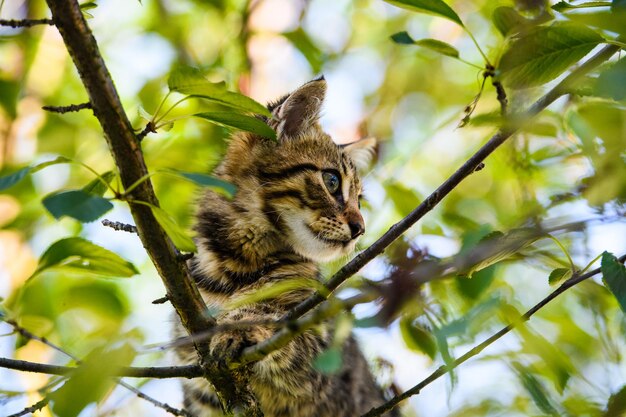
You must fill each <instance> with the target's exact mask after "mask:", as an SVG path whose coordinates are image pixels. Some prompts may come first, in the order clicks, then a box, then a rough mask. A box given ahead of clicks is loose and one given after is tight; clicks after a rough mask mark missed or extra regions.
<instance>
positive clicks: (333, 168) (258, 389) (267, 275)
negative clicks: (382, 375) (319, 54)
mask: <svg viewBox="0 0 626 417" xmlns="http://www.w3.org/2000/svg"><path fill="white" fill-rule="evenodd" d="M325 91H326V81H324V79H323V78H320V79H316V80H313V81H311V82H309V83H307V84H305V85H303V86H302V87H300V88H299V89H297V90H296V91H294V92H292V93H291V94H289V95H287V96H285V97H283V98H282V99H280V100H279V101H278V102H276V103H274V104H271V105H269V106H268V109H269V110H270V111H271V112H272V118H271V119H270V120H266V122H267V123H268V124H269V125H270V126H271V127H272V128H274V129H275V130H276V132H277V136H278V140H277V141H274V140H270V139H266V138H262V137H260V136H257V135H253V134H250V133H238V134H235V135H234V136H233V138H232V140H231V142H230V145H229V147H228V151H227V153H226V156H225V157H224V160H223V161H222V162H221V164H220V165H219V166H218V167H217V168H216V170H215V172H214V173H215V175H216V176H217V177H219V178H222V179H224V180H226V181H229V182H231V183H232V184H234V185H236V186H237V193H236V195H235V197H234V198H233V199H232V200H229V199H226V198H225V197H222V196H220V195H218V194H216V193H214V192H211V191H208V192H207V193H206V194H205V195H204V196H203V198H201V200H200V203H199V207H198V210H197V219H196V225H195V230H196V231H197V235H198V237H197V244H198V254H197V256H196V257H195V258H193V259H192V260H191V261H190V266H191V270H192V274H193V276H194V279H195V280H196V282H197V284H198V287H199V289H200V292H201V294H202V296H203V298H204V300H205V302H206V303H207V305H208V306H209V308H211V309H220V308H221V307H223V305H224V304H225V303H226V302H228V301H229V300H233V299H234V298H236V297H241V296H245V295H250V294H254V293H255V292H256V291H258V290H259V288H261V287H263V286H266V285H268V284H271V283H275V282H280V281H284V280H301V279H303V278H306V279H315V280H320V273H319V268H318V265H317V263H318V262H322V261H329V260H332V259H336V258H338V257H340V256H344V255H347V254H349V253H350V252H352V251H353V250H354V247H355V244H356V241H357V239H358V238H359V236H360V235H362V234H363V232H364V231H365V224H364V222H363V217H362V216H361V213H360V211H359V198H360V194H361V179H360V177H359V175H358V173H357V168H363V167H365V166H367V164H368V163H369V160H370V159H371V156H372V153H373V148H374V146H375V141H374V140H373V139H366V140H361V141H358V142H355V143H353V144H349V145H347V146H339V145H336V144H335V143H334V142H333V141H332V139H331V138H330V136H329V135H327V134H326V133H324V132H323V131H322V129H321V127H320V125H319V123H318V119H319V114H320V109H321V106H322V101H323V99H324V95H325ZM312 293H313V290H312V289H295V290H290V291H288V292H285V293H282V294H280V295H278V296H275V297H273V298H272V299H265V300H261V301H257V302H254V303H249V304H247V305H244V306H241V307H237V308H235V309H231V310H223V311H221V312H220V313H219V314H218V315H217V317H216V319H217V322H218V323H227V322H237V321H261V320H262V321H267V320H275V319H279V318H281V317H282V316H283V315H284V314H285V313H286V312H288V311H289V310H290V309H292V308H293V307H294V306H295V305H297V304H298V303H299V302H301V301H302V300H304V299H305V298H306V297H308V296H309V295H311V294H312ZM333 331H334V328H333V324H332V322H328V323H322V324H320V325H319V326H318V327H316V328H315V329H312V330H309V331H307V332H305V333H303V334H302V335H300V336H298V337H296V338H295V339H294V340H293V341H292V342H291V343H290V344H288V345H287V346H286V347H284V348H282V349H279V350H277V351H275V352H273V353H271V354H269V355H268V356H267V357H265V358H264V359H263V360H261V361H259V362H258V363H256V364H254V365H252V369H251V376H250V381H249V383H250V387H251V389H252V391H253V392H254V394H255V395H256V397H257V398H258V400H259V403H260V405H261V408H262V411H263V413H264V415H265V416H267V417H309V416H310V417H314V416H315V417H351V416H359V415H361V414H363V413H365V412H366V411H368V410H369V409H370V408H372V407H374V406H377V405H380V404H381V403H382V402H383V401H384V397H383V394H382V391H381V389H380V388H379V387H378V386H377V385H376V383H375V381H374V378H373V376H372V374H371V373H370V371H369V368H368V364H367V362H366V360H365V358H364V357H363V354H362V353H361V351H360V350H359V348H358V346H357V344H356V342H355V340H354V339H353V337H352V336H350V337H348V338H347V339H346V340H345V342H344V343H343V345H342V346H341V349H342V361H343V362H342V366H341V369H340V370H339V371H338V372H337V373H335V374H332V375H328V374H323V373H321V372H319V371H317V370H316V369H315V368H314V367H313V364H312V363H313V360H314V359H315V358H316V357H317V356H318V355H319V354H320V353H322V352H324V351H325V350H326V349H328V348H330V347H331V346H332V343H333ZM273 332H274V330H273V329H271V328H268V327H264V326H255V327H245V328H241V329H238V330H232V331H223V332H219V333H217V334H215V335H214V336H213V337H212V338H211V340H210V348H211V351H212V352H213V353H214V354H215V355H216V356H217V357H220V358H224V359H228V358H229V357H233V356H236V355H237V354H238V353H240V352H241V350H242V349H243V348H245V347H247V346H250V345H252V344H255V343H257V342H261V341H263V340H265V339H267V338H269V337H270V336H271V335H272V334H273ZM175 334H176V335H177V336H184V335H185V331H184V329H183V328H182V326H181V325H180V324H178V325H177V326H176V329H175ZM177 354H178V357H179V359H180V362H181V363H182V364H195V363H197V360H198V358H197V355H196V352H195V351H194V350H193V348H192V347H190V346H186V347H180V348H178V349H177ZM183 389H184V397H185V400H184V406H185V408H186V409H187V410H189V411H190V412H192V413H195V414H196V415H198V416H200V417H205V416H219V415H221V411H220V405H219V402H218V400H217V397H216V395H215V394H214V393H213V391H212V389H211V386H210V385H209V384H208V383H207V381H205V380H203V379H200V378H197V379H193V380H188V381H184V382H183ZM395 413H397V412H396V411H394V412H392V413H391V414H388V415H389V416H391V415H394V416H395V415H398V414H395Z"/></svg>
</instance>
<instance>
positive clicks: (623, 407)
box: [603, 385, 626, 417]
mask: <svg viewBox="0 0 626 417" xmlns="http://www.w3.org/2000/svg"><path fill="white" fill-rule="evenodd" d="M625 415H626V385H624V386H623V387H622V388H621V389H620V390H619V391H617V392H616V393H615V394H612V395H611V397H609V402H608V404H607V406H606V412H605V413H604V414H603V417H623V416H625Z"/></svg>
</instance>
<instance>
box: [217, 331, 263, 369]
mask: <svg viewBox="0 0 626 417" xmlns="http://www.w3.org/2000/svg"><path fill="white" fill-rule="evenodd" d="M256 343H257V341H256V340H255V338H254V337H253V334H252V332H228V333H222V334H218V335H216V336H214V337H212V338H211V346H210V349H211V355H212V356H213V359H214V360H217V361H219V362H221V363H224V364H228V363H231V362H233V360H235V359H236V358H238V357H239V355H241V352H243V350H244V349H245V348H247V347H249V346H252V345H255V344H256Z"/></svg>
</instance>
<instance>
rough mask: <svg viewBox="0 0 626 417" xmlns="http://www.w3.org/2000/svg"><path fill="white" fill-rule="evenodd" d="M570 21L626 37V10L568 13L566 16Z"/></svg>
mask: <svg viewBox="0 0 626 417" xmlns="http://www.w3.org/2000/svg"><path fill="white" fill-rule="evenodd" d="M565 16H566V17H567V18H568V19H569V20H572V21H574V22H577V23H578V24H583V25H588V26H593V27H597V28H600V29H602V30H608V31H611V32H616V33H619V34H620V35H626V24H624V22H626V10H625V9H613V10H610V11H609V10H607V11H598V12H592V13H568V14H566V15H565Z"/></svg>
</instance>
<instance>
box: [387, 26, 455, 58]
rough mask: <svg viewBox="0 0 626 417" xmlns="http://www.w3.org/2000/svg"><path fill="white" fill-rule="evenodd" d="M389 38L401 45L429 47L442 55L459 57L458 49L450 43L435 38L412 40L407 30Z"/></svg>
mask: <svg viewBox="0 0 626 417" xmlns="http://www.w3.org/2000/svg"><path fill="white" fill-rule="evenodd" d="M391 39H392V40H393V41H394V42H395V43H399V44H403V45H417V46H421V47H422V48H426V49H430V50H431V51H435V52H437V53H440V54H442V55H446V56H450V57H453V58H458V57H459V51H458V50H457V49H456V48H455V47H454V46H452V45H450V44H449V43H446V42H442V41H439V40H437V39H419V40H417V41H416V40H413V38H411V36H410V35H409V34H408V33H407V32H399V33H396V34H394V35H391Z"/></svg>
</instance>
